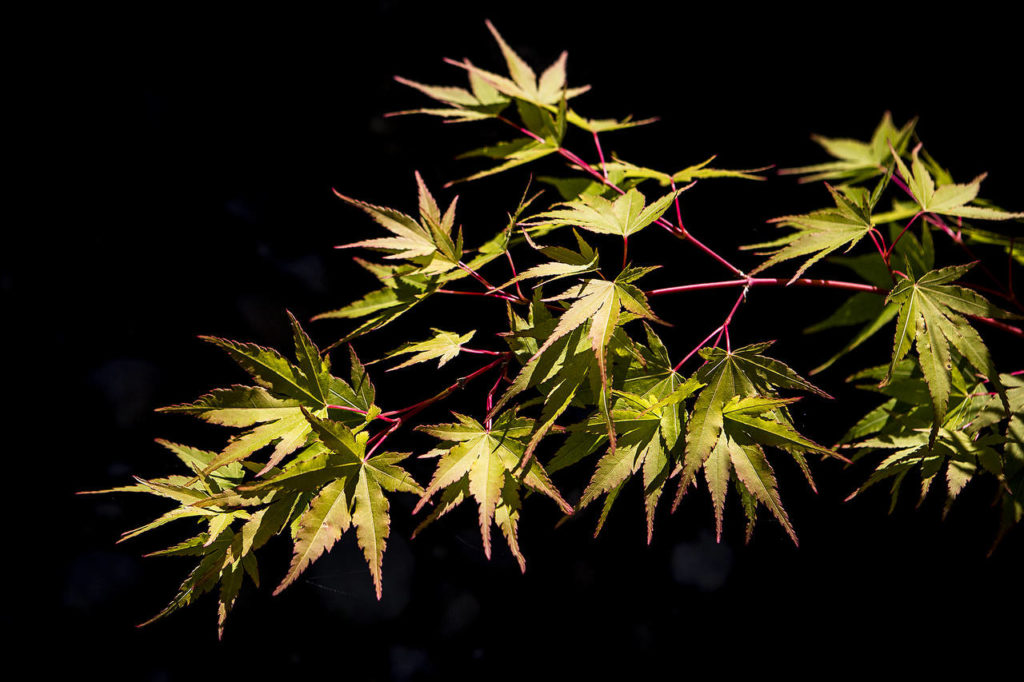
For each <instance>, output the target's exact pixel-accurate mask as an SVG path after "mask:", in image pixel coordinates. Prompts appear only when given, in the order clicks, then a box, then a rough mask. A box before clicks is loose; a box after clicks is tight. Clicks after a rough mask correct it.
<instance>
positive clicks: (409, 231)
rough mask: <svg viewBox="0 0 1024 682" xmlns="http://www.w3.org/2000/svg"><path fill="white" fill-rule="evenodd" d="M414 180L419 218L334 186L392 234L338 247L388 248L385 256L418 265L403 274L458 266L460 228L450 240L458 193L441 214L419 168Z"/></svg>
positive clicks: (445, 269) (460, 246)
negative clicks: (365, 199)
mask: <svg viewBox="0 0 1024 682" xmlns="http://www.w3.org/2000/svg"><path fill="white" fill-rule="evenodd" d="M416 184H417V186H418V188H419V213H420V219H419V221H416V220H415V219H413V218H412V217H411V216H408V215H406V214H404V213H402V212H401V211H397V210H395V209H393V208H387V207H384V206H374V205H373V204H368V203H366V202H364V201H359V200H358V199H352V198H350V197H347V196H345V195H344V194H341V193H340V192H338V191H337V190H335V192H334V194H335V195H336V196H337V197H338V198H340V199H342V200H344V201H345V202H347V203H349V204H351V205H353V206H357V207H359V208H361V209H363V211H365V212H366V213H367V214H369V215H370V217H371V218H373V219H374V221H376V222H377V223H378V224H380V225H381V226H383V227H384V228H385V229H386V230H388V231H389V232H391V234H392V235H393V236H391V237H379V238H376V239H364V240H362V241H358V242H353V243H351V244H344V245H342V246H339V247H337V248H339V249H348V248H352V247H357V246H361V247H366V248H371V249H380V250H384V251H389V252H390V255H388V256H385V258H388V259H404V260H409V261H412V262H413V263H414V264H416V265H417V266H418V267H417V268H416V269H414V270H412V271H410V272H408V273H406V274H433V273H442V272H447V271H448V270H451V269H453V268H456V267H458V266H459V263H460V259H461V258H462V234H461V232H460V233H459V235H458V237H457V238H456V240H455V241H453V240H452V234H451V233H452V227H453V226H454V225H455V205H456V204H457V203H458V197H456V198H455V199H453V200H452V202H451V204H449V206H448V209H447V210H446V211H445V212H444V214H443V215H442V213H441V210H440V209H439V208H438V205H437V202H436V201H435V200H434V197H433V195H432V194H431V193H430V190H428V189H427V186H426V183H424V182H423V178H422V176H420V174H419V171H417V172H416Z"/></svg>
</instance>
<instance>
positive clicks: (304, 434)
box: [157, 313, 375, 475]
mask: <svg viewBox="0 0 1024 682" xmlns="http://www.w3.org/2000/svg"><path fill="white" fill-rule="evenodd" d="M288 315H289V319H290V320H291V324H292V334H293V337H294V341H295V356H296V362H295V363H292V362H290V361H288V360H286V359H285V358H284V357H283V356H281V354H280V353H278V352H277V351H275V350H273V349H270V348H264V347H262V346H258V345H256V344H253V343H243V342H238V341H230V340H228V339H221V338H216V337H201V338H203V339H204V340H205V341H208V342H210V343H212V344H214V345H216V346H219V347H220V348H222V349H223V350H224V351H226V352H227V353H228V355H230V356H231V358H232V359H233V360H234V361H235V362H237V363H238V364H239V365H240V366H241V367H242V368H243V369H244V370H246V371H247V372H248V373H249V374H250V375H251V376H252V378H253V379H254V380H255V382H256V385H255V386H239V385H236V386H232V387H231V388H225V389H214V390H213V391H212V392H211V393H208V394H206V395H204V396H202V397H200V398H199V399H198V400H196V401H195V402H192V403H186V404H181V405H171V406H169V407H163V408H160V409H159V410H157V411H158V412H173V413H183V414H191V415H195V416H197V417H199V418H200V419H203V420H205V421H208V422H211V423H214V424H220V425H223V426H230V427H235V428H245V427H253V428H252V429H251V430H249V431H246V432H244V433H242V434H240V435H238V436H235V437H234V438H232V440H231V442H230V443H229V444H228V445H227V447H225V448H224V450H222V451H221V453H220V454H219V455H218V456H217V457H216V458H214V459H213V461H211V462H209V463H208V464H207V465H206V467H205V468H204V469H203V471H202V472H201V473H202V474H209V473H211V472H213V471H215V470H216V469H219V468H220V467H222V466H224V465H225V464H230V463H232V462H238V461H242V460H246V459H248V458H249V457H250V456H251V455H252V454H253V453H255V452H257V451H259V450H261V449H262V448H264V447H266V446H269V445H271V444H273V443H276V445H274V450H273V452H272V453H271V455H270V457H269V458H268V460H267V463H266V464H265V465H264V467H263V468H262V469H261V470H260V474H261V475H262V474H264V473H266V472H267V471H269V470H270V469H271V468H273V467H274V466H276V465H277V464H278V463H280V462H281V461H282V460H283V459H284V458H285V457H286V456H288V455H289V454H291V453H292V452H294V451H295V450H297V449H298V448H300V447H302V446H303V445H305V444H306V442H307V441H308V440H309V437H310V432H311V427H310V425H309V422H308V420H307V419H306V418H305V417H304V416H303V409H308V410H310V411H311V412H314V413H315V414H317V415H319V416H326V414H327V412H328V409H329V407H328V406H329V405H341V406H343V407H346V408H349V409H350V410H352V411H341V410H336V412H339V414H338V418H339V419H341V420H342V421H344V422H345V423H347V424H351V425H361V424H363V423H364V422H365V421H366V417H365V415H366V414H367V413H368V412H370V411H371V410H373V409H375V406H374V405H373V400H374V390H373V384H372V383H370V380H369V378H368V377H367V375H366V372H365V370H364V369H363V367H362V364H361V363H360V362H359V358H357V357H356V355H355V351H354V350H352V351H351V360H352V382H353V383H352V384H349V383H347V382H346V381H344V380H343V379H339V378H338V377H335V376H333V375H332V374H331V373H330V360H329V358H328V357H327V356H326V355H321V354H320V350H319V349H318V348H317V347H316V345H315V344H314V343H313V341H312V340H311V339H310V338H309V336H308V335H307V334H306V332H305V331H304V330H303V329H302V327H301V326H300V325H299V322H298V320H296V319H295V317H294V316H292V315H291V313H289V314H288Z"/></svg>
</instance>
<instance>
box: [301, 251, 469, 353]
mask: <svg viewBox="0 0 1024 682" xmlns="http://www.w3.org/2000/svg"><path fill="white" fill-rule="evenodd" d="M356 262H358V263H359V264H360V265H362V266H363V267H364V268H366V269H367V270H369V271H370V272H371V273H373V275H374V276H375V277H377V279H378V280H380V282H381V283H382V284H383V285H384V287H383V288H381V289H377V290H375V291H371V292H370V293H368V294H366V295H365V296H363V297H362V298H360V299H358V300H356V301H353V302H352V303H349V304H348V305H347V306H344V307H342V308H338V309H336V310H331V311H328V312H324V313H320V314H319V315H316V316H314V317H313V319H314V320H329V319H359V318H366V319H365V321H364V322H362V323H361V324H360V325H359V326H358V327H356V328H355V329H354V330H352V331H351V332H349V333H348V334H346V335H345V336H344V337H342V338H341V339H339V340H338V341H337V342H335V343H334V344H333V345H332V346H331V347H334V346H337V345H339V344H342V343H346V342H348V341H351V340H352V339H354V338H357V337H359V336H362V335H364V334H368V333H369V332H371V331H375V330H377V329H381V328H382V327H385V326H387V325H388V324H390V323H391V322H393V321H394V320H395V319H396V318H398V317H399V316H400V315H404V314H405V313H407V312H409V310H411V309H412V308H413V307H414V306H415V305H417V304H418V303H420V302H421V301H423V300H424V299H426V298H427V297H428V296H430V295H431V294H433V293H434V291H436V290H437V288H438V287H439V286H440V280H439V279H438V278H436V277H428V276H426V275H423V274H410V273H412V272H413V271H414V270H415V269H416V268H415V267H409V266H399V267H396V266H385V265H377V264H375V263H368V262H366V261H363V260H359V259H356ZM460 272H461V271H460Z"/></svg>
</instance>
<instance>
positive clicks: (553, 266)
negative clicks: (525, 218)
mask: <svg viewBox="0 0 1024 682" xmlns="http://www.w3.org/2000/svg"><path fill="white" fill-rule="evenodd" d="M573 234H574V235H575V237H576V243H577V244H578V245H579V251H578V252H577V251H573V250H572V249H567V248H565V247H564V246H538V245H537V244H536V243H534V241H533V239H532V238H531V237H530V233H529V232H527V231H526V230H525V229H524V230H523V237H524V238H525V240H526V241H527V243H529V245H530V246H531V247H533V248H534V249H535V250H537V251H539V252H540V253H542V254H544V255H545V256H547V257H548V258H550V259H551V260H550V261H548V262H547V263H542V264H540V265H535V266H533V267H532V268H528V269H526V270H523V271H522V272H520V273H519V274H518V275H516V276H515V277H513V278H512V279H510V280H509V281H507V282H505V283H504V284H502V285H501V286H499V287H496V290H498V291H500V290H502V289H505V288H506V287H508V286H510V285H512V284H515V283H516V282H521V281H523V280H526V279H542V280H544V281H543V282H541V283H540V284H538V286H540V285H542V284H546V283H549V282H554V281H555V280H559V279H562V278H564V277H571V276H573V275H582V274H586V273H588V272H592V271H594V270H597V269H598V261H599V258H598V253H597V251H596V250H594V249H593V248H591V246H590V245H589V244H587V242H586V241H584V239H583V238H582V237H581V236H580V235H579V233H578V232H576V230H573Z"/></svg>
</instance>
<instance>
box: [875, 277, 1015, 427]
mask: <svg viewBox="0 0 1024 682" xmlns="http://www.w3.org/2000/svg"><path fill="white" fill-rule="evenodd" d="M971 267H973V263H972V264H969V265H961V266H952V267H947V268H941V269H939V270H930V271H928V272H926V273H924V274H923V275H921V277H919V278H918V279H916V280H913V279H909V278H908V279H903V280H900V281H899V282H898V283H897V284H896V286H894V287H893V289H892V291H890V292H889V295H888V297H887V298H886V302H887V303H888V302H890V301H891V302H893V303H894V304H896V305H897V306H898V307H899V311H898V316H897V319H896V334H895V337H894V339H893V352H892V361H891V362H890V364H889V371H888V372H887V374H886V376H885V377H884V378H883V379H882V381H881V385H883V386H884V385H885V384H886V383H887V382H888V381H889V380H890V378H891V376H892V372H893V370H894V369H895V368H896V365H897V363H899V361H900V360H902V359H903V358H904V357H905V356H906V355H907V353H909V352H910V349H911V346H914V347H916V348H917V356H918V364H919V365H920V367H921V371H922V373H923V374H924V379H925V382H926V383H927V385H928V393H929V396H930V398H931V402H932V407H933V411H934V420H933V423H932V430H931V434H930V436H929V441H928V442H929V444H931V443H933V442H934V440H935V436H936V434H937V433H938V429H939V427H940V426H941V422H942V417H943V415H945V413H946V406H947V404H948V402H949V392H950V370H951V368H952V358H951V355H950V346H952V347H953V348H954V349H955V350H956V351H957V352H958V353H959V354H960V355H962V356H963V357H964V358H965V359H966V360H967V361H968V362H969V363H970V364H971V365H972V366H973V367H974V368H975V369H976V370H977V371H978V372H980V373H981V374H982V375H984V376H986V377H988V378H989V379H990V380H991V381H992V382H993V383H994V385H995V388H996V390H997V391H998V392H999V394H1000V396H1001V398H1002V400H1003V404H1004V405H1005V406H1006V410H1007V412H1009V405H1008V403H1007V400H1006V392H1005V388H1004V387H1003V385H1002V383H1001V382H1000V381H999V375H998V373H997V372H996V371H995V366H994V365H993V363H992V357H991V355H990V354H989V351H988V347H987V346H986V345H985V343H984V341H982V339H981V336H979V335H978V333H977V332H976V331H975V330H974V328H973V327H971V325H970V324H969V323H968V321H967V319H966V318H965V317H964V316H965V315H973V316H977V317H988V318H991V317H1003V318H1012V317H1018V316H1017V315H1014V314H1013V313H1009V312H1006V311H1005V310H1001V309H1000V308H997V307H996V306H994V305H992V304H991V303H989V302H988V301H987V300H986V299H985V298H984V297H983V296H981V295H980V294H978V293H976V292H974V291H972V290H971V289H967V288H964V287H961V286H957V285H954V284H950V282H953V281H955V280H958V279H960V278H961V277H962V276H963V275H964V274H966V273H967V271H968V270H970V269H971Z"/></svg>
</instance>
